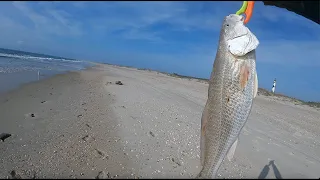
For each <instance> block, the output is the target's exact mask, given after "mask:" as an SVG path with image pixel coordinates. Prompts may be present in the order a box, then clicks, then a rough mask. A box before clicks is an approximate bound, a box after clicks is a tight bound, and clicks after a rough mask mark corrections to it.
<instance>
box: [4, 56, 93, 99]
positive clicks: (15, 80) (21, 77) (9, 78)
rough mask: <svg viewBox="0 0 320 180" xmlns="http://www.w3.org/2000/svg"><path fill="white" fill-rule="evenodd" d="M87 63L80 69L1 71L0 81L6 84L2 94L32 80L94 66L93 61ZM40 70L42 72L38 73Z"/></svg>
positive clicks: (35, 80)
mask: <svg viewBox="0 0 320 180" xmlns="http://www.w3.org/2000/svg"><path fill="white" fill-rule="evenodd" d="M83 63H86V65H85V66H84V67H83V68H81V69H78V70H72V69H70V70H61V71H59V70H46V69H41V70H38V71H34V70H33V71H30V70H29V71H18V72H12V73H0V82H1V83H2V84H5V85H4V86H2V87H1V88H0V95H1V94H5V93H6V92H9V91H12V90H15V89H18V88H20V87H21V86H22V85H25V84H28V83H32V82H37V81H41V80H44V79H47V78H50V77H53V76H56V75H59V74H67V73H70V72H77V71H82V70H86V69H88V68H90V67H92V66H93V65H92V64H93V63H90V62H84V61H83ZM38 72H40V73H39V74H38Z"/></svg>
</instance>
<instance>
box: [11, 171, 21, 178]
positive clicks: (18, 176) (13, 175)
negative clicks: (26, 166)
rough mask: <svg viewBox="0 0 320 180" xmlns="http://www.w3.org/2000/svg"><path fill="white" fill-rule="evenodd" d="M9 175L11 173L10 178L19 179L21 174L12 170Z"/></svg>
mask: <svg viewBox="0 0 320 180" xmlns="http://www.w3.org/2000/svg"><path fill="white" fill-rule="evenodd" d="M10 175H11V178H12V179H21V176H20V175H19V174H17V173H16V171H15V170H12V171H11V172H10Z"/></svg>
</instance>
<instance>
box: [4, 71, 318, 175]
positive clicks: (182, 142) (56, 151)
mask: <svg viewBox="0 0 320 180" xmlns="http://www.w3.org/2000/svg"><path fill="white" fill-rule="evenodd" d="M118 80H120V81H121V82H122V83H123V85H117V84H115V81H118ZM207 88H208V85H207V84H206V83H204V82H199V81H198V80H195V79H191V80H188V79H181V78H174V77H171V76H167V75H164V74H161V73H157V72H150V71H141V70H136V69H133V68H125V67H116V66H111V65H100V66H96V67H94V68H90V69H88V70H84V71H80V72H72V73H67V74H63V75H57V76H54V77H51V78H49V79H45V80H41V81H38V82H33V83H29V84H27V85H23V86H21V87H20V88H19V89H16V90H13V91H11V92H8V93H6V94H3V95H2V96H1V97H0V116H1V118H0V133H10V134H12V136H11V137H9V138H7V139H5V140H4V142H0V178H7V177H12V175H11V174H14V173H12V171H14V172H15V175H14V176H15V177H19V176H20V177H22V178H69V177H70V178H96V177H97V176H98V177H99V178H194V177H195V176H196V175H197V174H198V173H199V171H200V157H199V142H200V140H199V139H200V137H199V135H200V117H201V114H202V110H203V107H204V104H205V101H206V98H207ZM32 114H33V115H32ZM32 116H34V117H32ZM319 129H320V111H319V110H317V109H315V108H311V107H308V106H302V105H294V103H291V102H288V101H281V100H279V99H275V98H272V97H266V96H263V95H260V96H258V97H257V98H256V99H255V100H254V105H253V109H252V112H251V115H250V117H249V119H248V123H247V124H246V126H245V128H244V129H243V131H242V133H241V136H240V142H239V144H238V147H237V149H236V152H235V157H234V159H233V160H232V161H231V162H229V161H228V160H225V161H224V163H223V165H222V166H221V168H220V170H219V178H258V177H259V178H319V177H320V138H319V137H320V132H319ZM10 173H11V174H10Z"/></svg>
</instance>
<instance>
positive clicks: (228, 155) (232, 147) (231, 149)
mask: <svg viewBox="0 0 320 180" xmlns="http://www.w3.org/2000/svg"><path fill="white" fill-rule="evenodd" d="M237 144H238V138H237V139H236V140H235V141H234V143H233V144H232V146H231V148H230V149H229V152H228V154H227V158H228V160H229V161H231V160H232V158H233V156H234V153H235V152H236V148H237Z"/></svg>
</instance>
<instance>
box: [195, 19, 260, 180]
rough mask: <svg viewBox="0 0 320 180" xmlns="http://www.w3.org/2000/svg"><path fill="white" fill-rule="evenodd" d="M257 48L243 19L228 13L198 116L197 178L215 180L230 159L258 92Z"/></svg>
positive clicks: (254, 38) (256, 41)
mask: <svg viewBox="0 0 320 180" xmlns="http://www.w3.org/2000/svg"><path fill="white" fill-rule="evenodd" d="M258 45H259V41H258V39H257V38H256V36H255V35H254V34H253V33H252V32H251V31H250V30H249V29H248V28H247V27H246V26H245V25H244V17H243V16H241V15H236V14H230V15H228V16H226V17H225V18H224V20H223V23H222V28H221V31H220V37H219V45H218V49H217V53H216V57H215V61H214V63H213V69H212V72H211V75H210V80H209V87H208V99H207V102H206V104H205V107H204V109H203V112H202V117H201V136H200V152H201V153H200V160H201V165H202V169H201V171H200V173H199V174H198V176H197V178H215V176H216V174H217V172H218V170H219V167H220V166H221V163H222V162H223V160H224V158H225V157H226V156H227V158H228V159H229V161H231V159H232V158H233V155H234V153H235V150H236V147H237V144H238V137H239V135H240V132H241V130H242V128H243V127H244V125H245V124H246V121H247V119H248V117H249V114H250V112H251V108H252V103H253V99H254V98H255V97H256V96H257V92H258V76H257V71H256V53H255V49H256V48H257V46H258Z"/></svg>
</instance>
